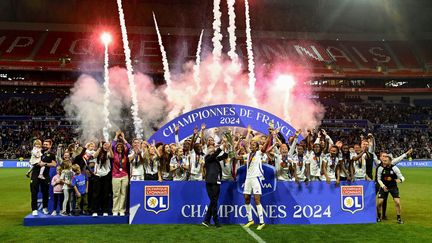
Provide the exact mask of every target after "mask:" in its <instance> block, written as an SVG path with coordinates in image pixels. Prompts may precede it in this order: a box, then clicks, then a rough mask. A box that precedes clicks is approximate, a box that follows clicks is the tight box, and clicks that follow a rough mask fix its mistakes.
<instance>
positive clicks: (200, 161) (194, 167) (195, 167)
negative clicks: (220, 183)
mask: <svg viewBox="0 0 432 243" xmlns="http://www.w3.org/2000/svg"><path fill="white" fill-rule="evenodd" d="M188 157H189V164H190V177H189V179H190V180H191V181H201V180H202V179H203V175H202V167H203V165H204V156H203V155H197V154H196V153H195V151H194V150H192V151H191V152H190V154H189V155H188Z"/></svg>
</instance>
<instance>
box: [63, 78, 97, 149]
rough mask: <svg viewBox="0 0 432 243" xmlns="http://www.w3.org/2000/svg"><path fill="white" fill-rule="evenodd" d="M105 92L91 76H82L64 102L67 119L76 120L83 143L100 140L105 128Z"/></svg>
mask: <svg viewBox="0 0 432 243" xmlns="http://www.w3.org/2000/svg"><path fill="white" fill-rule="evenodd" d="M103 95H104V91H103V89H102V86H101V85H100V84H99V83H98V82H97V81H96V80H95V79H94V78H92V77H91V76H88V75H82V76H81V77H79V78H78V80H77V81H76V82H75V85H74V87H73V88H72V89H71V93H70V96H69V97H67V98H66V99H65V100H64V101H63V106H64V109H65V111H66V117H69V118H73V119H76V121H77V123H78V125H79V126H78V128H77V132H78V134H79V136H80V139H81V141H91V140H95V139H100V138H101V136H102V129H101V128H102V127H104V126H105V120H104V119H101V118H103V117H104V113H103V102H104V100H103V99H101V98H100V97H103Z"/></svg>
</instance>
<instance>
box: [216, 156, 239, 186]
mask: <svg viewBox="0 0 432 243" xmlns="http://www.w3.org/2000/svg"><path fill="white" fill-rule="evenodd" d="M233 161H235V160H234V159H230V158H228V159H224V160H221V161H219V164H220V166H221V168H222V179H221V180H222V181H232V180H234V178H233V174H232V169H233ZM235 163H238V161H235ZM236 165H237V164H236ZM237 168H238V165H237V166H236V170H237Z"/></svg>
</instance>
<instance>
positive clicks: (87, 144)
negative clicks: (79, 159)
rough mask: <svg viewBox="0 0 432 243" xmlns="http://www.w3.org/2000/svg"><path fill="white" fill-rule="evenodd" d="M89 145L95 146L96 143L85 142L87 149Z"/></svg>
mask: <svg viewBox="0 0 432 243" xmlns="http://www.w3.org/2000/svg"><path fill="white" fill-rule="evenodd" d="M90 145H93V146H95V147H96V144H95V143H93V142H89V143H86V145H85V148H87V149H88V148H89V147H90Z"/></svg>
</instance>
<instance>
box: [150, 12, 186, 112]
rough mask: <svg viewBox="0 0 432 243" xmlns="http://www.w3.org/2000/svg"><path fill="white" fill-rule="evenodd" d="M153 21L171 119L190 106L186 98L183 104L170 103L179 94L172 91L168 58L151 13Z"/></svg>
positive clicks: (154, 18) (154, 17)
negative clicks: (170, 106)
mask: <svg viewBox="0 0 432 243" xmlns="http://www.w3.org/2000/svg"><path fill="white" fill-rule="evenodd" d="M153 21H154V24H155V28H156V33H157V37H158V43H159V48H160V51H161V55H162V65H163V69H164V78H165V81H166V89H165V93H166V97H167V99H168V103H170V104H173V106H172V110H171V111H170V113H169V114H168V118H169V119H173V118H175V117H176V116H178V115H179V114H180V113H181V111H182V109H183V107H185V106H186V107H191V105H190V103H189V99H188V98H187V97H186V98H184V99H183V100H182V101H183V102H173V101H172V97H173V96H175V95H179V94H178V92H176V91H174V90H173V89H172V80H171V73H170V69H169V64H168V58H167V54H166V51H165V47H164V45H163V42H162V36H161V34H160V31H159V26H158V24H157V21H156V16H155V14H154V13H153Z"/></svg>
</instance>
